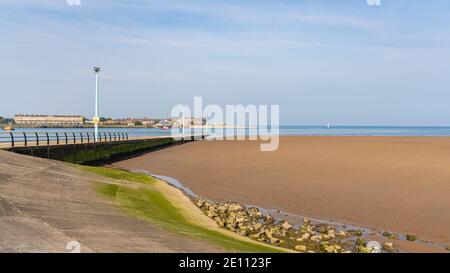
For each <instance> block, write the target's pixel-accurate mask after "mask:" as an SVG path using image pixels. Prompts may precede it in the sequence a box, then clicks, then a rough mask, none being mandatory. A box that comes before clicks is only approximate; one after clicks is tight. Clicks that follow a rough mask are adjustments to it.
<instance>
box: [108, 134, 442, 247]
mask: <svg viewBox="0 0 450 273" xmlns="http://www.w3.org/2000/svg"><path fill="white" fill-rule="evenodd" d="M114 165H115V166H117V167H122V168H127V169H135V170H136V169H141V170H147V171H151V172H152V173H155V174H161V175H166V176H170V177H173V178H175V179H178V180H179V181H180V182H182V183H183V184H184V185H185V186H187V187H189V188H190V189H191V190H192V191H194V192H195V193H196V194H198V195H200V196H203V197H205V198H208V199H211V200H215V201H220V202H226V201H237V202H240V203H243V204H251V205H256V206H260V207H264V208H269V209H278V210H282V211H285V212H289V213H294V214H298V215H305V216H309V217H315V218H320V219H329V220H335V221H339V222H342V223H349V224H356V225H360V226H364V227H370V228H376V229H381V230H389V231H394V232H400V233H411V234H415V235H417V236H418V237H419V238H420V239H423V240H430V241H433V242H439V243H442V244H448V243H450V198H449V196H450V139H449V138H438V137H282V138H281V140H280V147H279V149H278V150H277V151H276V152H260V150H259V143H258V142H255V141H211V142H210V141H201V142H195V143H188V144H184V145H180V146H176V147H171V148H168V149H164V150H160V151H156V152H153V153H148V154H145V155H143V156H140V157H136V158H132V159H128V160H125V161H121V162H117V163H114Z"/></svg>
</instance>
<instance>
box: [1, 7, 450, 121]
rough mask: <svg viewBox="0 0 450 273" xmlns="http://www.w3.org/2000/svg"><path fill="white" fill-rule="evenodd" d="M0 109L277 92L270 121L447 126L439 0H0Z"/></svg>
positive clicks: (105, 106)
mask: <svg viewBox="0 0 450 273" xmlns="http://www.w3.org/2000/svg"><path fill="white" fill-rule="evenodd" d="M0 37H1V40H0V60H1V65H0V74H1V75H2V77H1V83H0V95H1V98H2V103H1V106H0V115H3V116H12V115H14V114H15V113H48V114H83V115H85V116H87V117H91V116H92V115H93V108H94V107H93V106H94V105H93V95H94V89H93V88H94V73H93V71H92V66H94V65H101V66H102V69H103V70H102V72H101V83H100V87H101V92H102V93H101V99H102V100H101V107H100V112H101V113H102V115H103V116H112V117H121V116H151V117H164V116H165V115H166V113H167V112H170V109H171V108H172V106H174V105H176V104H178V103H184V104H192V102H193V97H194V96H203V98H204V102H205V103H212V104H219V105H225V104H244V105H245V104H279V105H280V115H281V123H282V124H326V123H332V124H348V125H350V124H373V125H380V124H384V125H450V107H449V106H448V102H449V101H450V1H446V0H442V1H433V0H427V1H423V0H421V1H419V0H382V1H381V6H369V5H368V4H367V3H366V0H347V1H336V0H330V1H320V0H309V1H302V0H295V1H294V0H258V1H256V0H253V1H250V0H248V1H246V0H240V1H226V0H222V1H219V0H215V1H206V0H147V1H145V0H132V1H130V0H123V1H119V0H117V1H112V0H110V1H106V0H81V6H69V5H67V4H66V0H2V1H0Z"/></svg>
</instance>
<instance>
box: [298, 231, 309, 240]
mask: <svg viewBox="0 0 450 273" xmlns="http://www.w3.org/2000/svg"><path fill="white" fill-rule="evenodd" d="M310 236H311V235H310V234H309V233H305V234H303V235H302V237H300V238H297V241H299V242H303V241H304V240H308V239H309V237H310Z"/></svg>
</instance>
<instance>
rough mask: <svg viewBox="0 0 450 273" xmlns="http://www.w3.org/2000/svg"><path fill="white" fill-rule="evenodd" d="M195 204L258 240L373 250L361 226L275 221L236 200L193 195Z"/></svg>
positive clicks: (309, 248)
mask: <svg viewBox="0 0 450 273" xmlns="http://www.w3.org/2000/svg"><path fill="white" fill-rule="evenodd" d="M194 204H195V205H196V206H197V207H198V208H200V209H201V210H202V211H203V213H204V214H205V215H207V216H208V217H209V218H211V219H213V220H214V221H215V222H216V223H217V225H218V226H219V227H222V228H225V229H227V230H230V231H232V232H235V233H238V234H240V235H242V236H247V237H249V238H251V239H253V240H256V241H258V242H262V243H266V244H270V245H274V246H279V247H284V248H289V249H294V250H296V251H298V252H305V253H315V252H321V253H350V252H364V253H370V252H373V251H372V249H370V247H366V242H365V240H364V239H363V238H362V237H361V236H362V234H363V233H362V231H360V230H348V231H346V230H343V229H341V230H338V229H336V228H335V227H334V226H332V225H329V224H322V223H320V224H312V223H311V221H310V220H308V219H306V218H305V219H304V221H303V224H302V225H300V226H298V227H294V226H293V225H292V224H290V223H289V222H288V221H286V220H282V221H276V220H275V219H274V218H273V217H272V216H271V215H269V214H264V213H262V212H261V211H260V210H259V209H258V208H256V207H246V206H243V205H241V204H239V203H235V202H231V203H224V204H220V203H215V202H210V201H207V200H204V199H195V200H194ZM384 250H385V251H389V252H395V251H396V250H395V247H394V245H393V244H392V243H389V244H388V245H384Z"/></svg>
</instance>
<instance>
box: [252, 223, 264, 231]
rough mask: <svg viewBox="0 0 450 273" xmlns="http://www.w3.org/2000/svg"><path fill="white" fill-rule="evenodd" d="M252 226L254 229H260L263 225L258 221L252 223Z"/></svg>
mask: <svg viewBox="0 0 450 273" xmlns="http://www.w3.org/2000/svg"><path fill="white" fill-rule="evenodd" d="M252 227H253V229H254V230H260V229H261V228H262V227H263V225H262V224H260V223H255V224H253V226H252Z"/></svg>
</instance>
